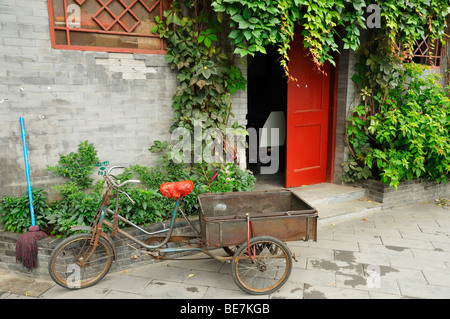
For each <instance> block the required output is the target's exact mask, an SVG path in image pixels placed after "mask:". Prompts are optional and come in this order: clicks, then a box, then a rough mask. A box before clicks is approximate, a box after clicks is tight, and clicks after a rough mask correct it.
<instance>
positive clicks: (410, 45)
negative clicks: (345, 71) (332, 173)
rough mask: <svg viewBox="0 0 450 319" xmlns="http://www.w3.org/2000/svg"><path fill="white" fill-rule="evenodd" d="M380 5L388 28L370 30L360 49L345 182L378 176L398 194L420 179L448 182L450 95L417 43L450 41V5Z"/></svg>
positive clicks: (437, 1) (383, 25)
mask: <svg viewBox="0 0 450 319" xmlns="http://www.w3.org/2000/svg"><path fill="white" fill-rule="evenodd" d="M376 2H377V3H378V5H379V6H380V9H381V10H380V12H381V16H382V23H381V28H379V29H371V30H368V31H369V35H368V37H367V38H368V39H369V40H368V41H367V43H365V44H364V45H363V46H362V47H361V48H360V50H359V53H360V61H359V62H358V64H357V65H356V70H357V74H355V76H354V77H353V80H354V82H355V83H356V85H357V86H358V88H359V91H358V96H357V97H356V99H355V100H356V101H355V107H354V109H353V113H352V114H351V116H350V117H349V125H348V127H347V131H346V137H345V138H346V142H347V145H348V147H349V150H350V156H349V160H348V161H346V162H344V163H343V168H344V172H345V173H346V174H345V175H344V180H346V181H355V180H359V179H362V178H367V177H369V176H371V175H373V176H374V177H376V178H379V179H380V180H381V181H382V182H384V183H387V184H389V185H390V186H393V187H396V186H397V185H398V183H399V182H400V181H404V180H410V179H412V178H422V177H426V178H430V179H432V180H436V181H446V180H447V179H448V175H449V171H450V157H449V156H448V154H447V152H446V149H447V148H448V145H449V144H448V143H449V142H450V140H449V137H448V129H444V130H442V128H445V127H446V126H447V125H448V119H449V106H448V99H445V95H446V94H448V92H449V91H448V89H447V91H446V88H445V87H442V86H441V85H440V84H439V83H438V82H437V81H436V79H435V78H434V77H427V76H426V74H425V73H424V69H425V68H426V67H425V66H419V65H414V63H412V60H413V50H414V46H415V45H416V41H418V42H420V41H422V40H423V39H428V43H429V44H430V45H431V46H433V45H435V43H436V40H437V41H445V33H444V32H445V31H444V30H445V26H446V20H447V19H448V17H449V14H450V4H449V3H448V1H447V0H445V1H442V0H433V1H432V0H430V1H418V0H414V1H392V0H386V1H383V0H379V1H376ZM447 30H448V29H447ZM447 81H448V80H447ZM424 97H425V98H424ZM425 123H426V124H425ZM430 128H432V129H431V131H430V130H429V129H430Z"/></svg>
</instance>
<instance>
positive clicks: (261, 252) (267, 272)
mask: <svg viewBox="0 0 450 319" xmlns="http://www.w3.org/2000/svg"><path fill="white" fill-rule="evenodd" d="M253 253H254V259H253V260H251V258H250V257H253V256H252V255H253ZM250 254H251V256H250V257H249V254H248V247H247V242H245V243H243V244H242V245H240V246H239V248H238V249H237V251H236V253H235V254H234V256H233V260H232V262H231V275H232V277H233V280H234V282H235V283H236V285H237V286H238V287H239V288H240V289H242V290H243V291H245V292H247V293H249V294H253V295H263V294H270V293H272V292H275V291H277V290H278V289H279V288H281V286H283V285H284V284H285V283H286V281H287V280H288V278H289V275H290V274H291V270H292V256H291V252H290V251H289V248H288V247H287V246H286V245H285V244H284V243H283V242H282V241H280V240H279V239H277V238H274V237H271V236H258V237H254V238H252V239H250Z"/></svg>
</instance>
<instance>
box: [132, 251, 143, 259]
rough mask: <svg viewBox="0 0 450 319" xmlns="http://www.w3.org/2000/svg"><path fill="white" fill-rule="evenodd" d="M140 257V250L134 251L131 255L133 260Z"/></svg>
mask: <svg viewBox="0 0 450 319" xmlns="http://www.w3.org/2000/svg"><path fill="white" fill-rule="evenodd" d="M139 257H141V253H140V252H138V253H134V254H133V255H131V257H130V258H131V260H136V259H138V258H139Z"/></svg>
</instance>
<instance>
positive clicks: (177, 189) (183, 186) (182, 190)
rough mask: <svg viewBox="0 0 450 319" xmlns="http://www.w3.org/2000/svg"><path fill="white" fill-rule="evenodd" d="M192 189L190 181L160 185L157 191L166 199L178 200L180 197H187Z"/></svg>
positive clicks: (192, 185) (192, 184)
mask: <svg viewBox="0 0 450 319" xmlns="http://www.w3.org/2000/svg"><path fill="white" fill-rule="evenodd" d="M193 188H194V183H192V181H190V180H185V181H180V182H169V183H164V184H161V186H160V187H159V190H160V192H161V194H163V195H164V196H165V197H167V198H175V199H178V198H180V197H183V196H186V195H189V194H190V193H191V191H192V189H193Z"/></svg>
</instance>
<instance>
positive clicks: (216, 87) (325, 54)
mask: <svg viewBox="0 0 450 319" xmlns="http://www.w3.org/2000/svg"><path fill="white" fill-rule="evenodd" d="M369 5H376V6H378V8H379V12H380V17H379V18H380V26H379V27H375V28H367V26H366V23H367V21H366V19H367V18H368V14H367V13H366V10H367V9H368V6H369ZM181 7H183V9H182V8H181ZM449 14H450V4H449V3H448V0H373V1H369V0H334V1H332V0H189V1H184V2H176V1H175V2H173V3H172V6H171V8H170V10H168V11H166V12H165V13H164V20H163V21H159V20H158V19H157V20H156V22H157V26H156V27H155V28H154V31H155V32H158V33H159V34H160V36H161V37H163V38H165V39H166V40H167V51H168V53H167V55H166V61H167V62H168V63H169V64H170V65H171V67H172V68H174V69H176V70H177V72H178V74H177V77H178V80H179V85H178V87H177V88H176V93H175V95H174V97H173V108H174V115H175V117H174V121H173V125H172V127H171V130H173V129H175V128H178V127H184V128H186V129H188V130H190V131H193V122H194V121H195V120H199V121H202V123H203V127H204V128H209V127H216V128H219V129H221V130H222V131H224V129H225V128H226V127H227V126H228V125H229V123H228V122H229V119H230V116H231V115H232V113H231V94H233V93H234V92H236V91H237V90H240V89H245V86H246V81H245V78H244V77H243V76H242V74H241V72H240V69H239V68H237V67H236V61H237V60H238V58H239V57H245V56H246V55H251V56H253V55H255V54H256V53H258V52H260V53H266V49H265V47H266V46H268V45H272V46H276V47H277V48H278V52H279V54H280V64H281V66H282V67H283V68H284V70H285V73H286V78H287V80H295V79H294V78H293V77H292V76H291V75H290V73H289V67H288V61H289V56H288V52H289V49H290V46H291V45H292V39H293V36H294V30H295V31H297V30H300V32H301V34H302V36H303V45H304V46H305V47H306V48H308V49H309V53H310V56H311V59H312V60H313V61H314V62H315V64H316V66H317V67H318V68H319V69H320V68H321V66H322V65H323V64H324V63H325V62H327V61H328V62H330V63H331V64H333V65H334V64H335V60H334V59H335V55H336V54H339V50H340V49H351V50H354V51H357V52H358V53H359V54H360V57H361V59H360V61H359V63H358V64H357V65H356V70H357V74H356V75H355V76H354V77H353V80H354V82H355V84H356V85H357V86H358V89H357V91H358V97H357V99H356V103H355V107H354V110H353V113H352V114H351V115H350V118H349V125H348V127H347V131H346V137H345V140H346V142H347V145H348V147H349V152H350V158H349V160H348V161H347V162H344V163H343V164H342V165H343V167H344V172H345V173H346V176H345V178H346V180H348V181H354V180H358V179H361V178H367V177H369V176H371V175H376V176H380V177H381V178H382V180H383V181H384V182H386V183H388V184H390V185H392V186H396V185H397V184H398V182H399V181H400V180H402V179H410V178H413V177H414V176H415V177H420V176H424V175H425V174H424V173H425V172H424V171H423V169H422V166H420V165H419V164H420V163H419V162H420V159H417V158H414V159H413V160H412V162H410V161H409V159H406V162H405V160H401V159H398V157H399V156H400V155H398V154H400V153H398V152H399V149H401V147H402V146H404V145H403V144H401V143H400V144H401V145H400V144H398V143H397V142H398V140H399V139H398V138H394V140H389V139H386V138H384V139H383V140H379V138H380V136H384V133H381V132H382V130H383V128H385V127H387V126H383V125H384V124H386V125H387V123H388V122H386V121H387V114H388V113H389V112H390V111H391V110H392V109H397V110H401V112H406V110H407V109H408V108H406V109H405V108H404V107H405V105H407V106H409V107H410V105H409V104H408V103H410V102H412V101H410V100H408V99H407V98H403V99H402V98H398V99H396V100H394V102H393V103H390V101H391V97H392V96H393V95H398V96H399V97H402V96H403V97H405V96H406V95H405V94H406V93H407V92H408V90H412V89H414V90H419V89H421V86H417V85H415V84H414V85H412V86H410V85H409V84H410V82H408V81H407V80H403V79H404V75H405V72H407V73H408V72H409V73H408V74H409V75H414V76H415V77H417V78H418V79H419V78H423V74H422V73H421V72H419V71H418V70H416V69H414V68H413V69H410V68H404V65H405V63H409V62H411V60H412V54H413V48H414V45H415V42H416V40H421V39H425V38H428V39H429V41H430V43H434V41H435V40H438V41H442V42H444V39H445V37H446V35H445V31H444V30H445V27H446V20H447V19H448V17H449ZM297 27H299V29H296V28H297ZM447 30H448V29H447ZM363 32H364V33H365V34H364V37H365V38H366V39H368V41H366V42H364V44H363V45H361V42H360V39H361V37H362V33H363ZM447 33H448V31H447ZM447 37H448V35H447ZM412 70H415V71H412ZM448 77H449V76H448V70H447V80H446V81H447V83H448ZM417 81H419V80H417ZM428 81H431V80H429V79H428ZM413 83H416V82H413ZM429 83H431V87H428V88H427V89H426V90H425V93H426V94H427V96H429V97H430V98H431V95H429V94H430V92H435V93H436V92H437V93H436V94H438V96H439V98H438V99H434V100H433V101H435V102H436V103H444V104H445V103H447V102H446V100H444V99H442V96H443V95H442V94H444V95H445V94H446V91H445V90H444V88H442V87H439V86H438V84H437V83H436V82H435V81H434V80H433V81H431V82H429ZM402 90H406V91H402ZM420 92H422V91H420ZM402 94H403V95H402ZM447 94H448V91H447ZM412 96H413V95H408V97H412ZM423 102H424V103H425V102H427V100H426V101H423ZM445 105H446V104H445ZM423 107H425V106H423ZM435 107H437V105H435ZM435 107H430V110H434V109H435ZM440 107H441V108H445V107H443V106H442V104H441V105H440ZM401 112H400V113H401ZM418 113H419V114H422V115H420V116H418V117H416V118H410V119H409V120H411V121H412V120H416V121H418V122H421V121H423V118H421V116H425V114H427V115H426V116H430V117H431V118H433V120H434V121H437V122H438V123H440V124H439V125H442V126H443V127H446V126H445V125H446V122H445V121H448V119H447V118H446V119H445V121H444V122H442V121H443V120H442V118H441V117H445V116H446V115H445V114H439V112H434V111H433V112H432V113H425V112H424V111H423V110H422V113H420V112H418ZM402 114H403V113H402ZM375 123H378V124H376V125H375ZM380 123H382V124H381V125H380ZM383 123H384V124H383ZM418 124H419V123H417V125H418ZM234 126H235V127H237V126H238V125H237V123H235V124H234ZM419 126H420V125H418V127H419ZM389 127H390V126H389ZM242 129H243V128H242ZM438 131H440V130H438ZM400 134H404V131H400ZM414 134H415V133H414ZM414 134H413V133H411V134H410V135H409V136H408V135H405V136H406V137H407V138H410V139H411V138H412V136H415V135H414ZM421 134H422V133H421ZM405 136H403V137H405ZM386 141H389V142H386ZM439 143H440V144H439V145H435V146H436V147H438V149H439V150H442V149H441V147H442V146H443V145H444V146H445V143H446V142H445V141H441V140H440V142H439ZM442 143H443V144H442ZM404 144H407V141H406V140H405V141H404ZM166 146H167V143H161V142H158V143H155V145H154V146H153V147H152V149H153V150H154V151H155V150H160V149H162V148H165V147H166ZM395 152H397V153H396V154H397V155H396V157H397V159H393V158H392V157H389V156H388V154H391V155H392V154H394V153H395ZM438 153H439V152H438ZM439 154H440V153H439ZM422 155H424V154H422ZM401 156H406V155H405V154H403V155H401ZM408 156H409V155H408ZM375 157H378V158H377V159H375ZM399 160H400V162H399ZM446 161H447V162H446ZM407 162H408V163H407ZM383 163H385V164H383ZM393 163H394V164H393ZM399 163H401V164H400V165H403V167H405V168H406V171H405V172H404V174H403V173H401V171H402V169H401V168H400V166H399V165H397V164H399ZM414 163H415V164H417V165H416V166H415V167H413V166H414V165H413V164H414ZM434 165H435V166H438V167H440V169H441V171H442V172H441V173H442V174H440V175H439V174H437V175H436V174H431V175H430V177H432V178H434V179H436V180H440V181H445V180H446V179H447V177H446V176H447V175H448V168H446V167H447V166H446V165H448V157H446V156H444V157H442V162H441V163H435V164H434ZM446 169H447V171H446ZM425 170H426V168H425ZM410 172H413V174H411V173H410Z"/></svg>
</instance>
